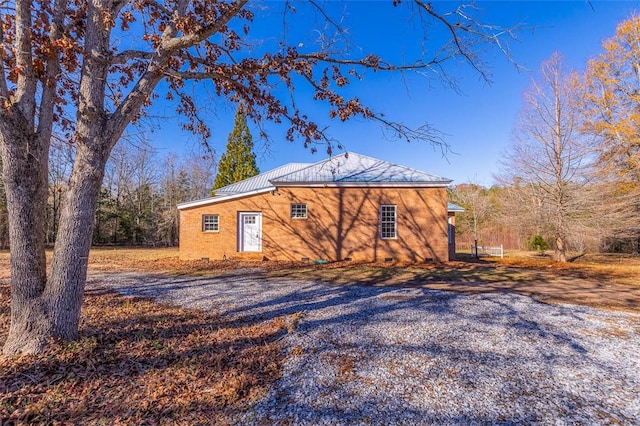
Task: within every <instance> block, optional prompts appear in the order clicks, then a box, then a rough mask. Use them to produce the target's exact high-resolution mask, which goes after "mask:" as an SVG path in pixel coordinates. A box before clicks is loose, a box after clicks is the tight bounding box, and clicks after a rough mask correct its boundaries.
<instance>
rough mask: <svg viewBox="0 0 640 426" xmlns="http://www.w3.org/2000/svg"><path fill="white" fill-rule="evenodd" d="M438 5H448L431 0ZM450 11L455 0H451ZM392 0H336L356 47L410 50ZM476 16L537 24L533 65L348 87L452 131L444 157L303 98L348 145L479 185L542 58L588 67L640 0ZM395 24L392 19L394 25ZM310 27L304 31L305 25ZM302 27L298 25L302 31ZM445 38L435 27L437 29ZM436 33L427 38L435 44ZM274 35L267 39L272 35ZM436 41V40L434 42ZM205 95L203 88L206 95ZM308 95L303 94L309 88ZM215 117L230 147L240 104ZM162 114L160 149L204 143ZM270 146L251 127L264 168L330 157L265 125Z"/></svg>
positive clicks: (527, 55)
mask: <svg viewBox="0 0 640 426" xmlns="http://www.w3.org/2000/svg"><path fill="white" fill-rule="evenodd" d="M433 3H434V4H435V5H436V8H439V7H441V5H439V3H440V2H433ZM445 3H446V4H445V5H444V7H446V8H451V6H455V5H456V3H457V2H445ZM390 4H391V1H390V0H389V1H346V2H331V3H329V5H330V7H331V8H332V9H333V10H332V12H334V13H337V14H338V15H343V16H344V18H345V20H344V22H343V25H344V27H345V28H348V29H349V31H350V33H351V34H352V35H353V41H354V47H355V50H354V52H356V53H357V52H358V50H360V51H361V52H368V51H370V50H371V49H375V51H376V52H377V53H378V54H380V55H392V56H395V57H399V55H404V56H406V57H408V58H409V57H411V55H412V52H414V49H415V47H412V45H413V43H412V42H413V41H415V40H416V34H417V33H416V32H415V31H414V30H415V29H416V22H415V19H414V20H411V17H410V16H408V15H406V16H398V17H397V18H395V16H396V15H394V13H395V10H394V8H393V7H392V6H391V5H390ZM266 5H267V6H268V7H269V8H270V10H265V11H264V12H263V14H262V15H261V16H258V15H256V23H257V26H256V27H255V29H253V30H252V32H251V36H252V37H255V38H256V39H257V40H259V39H261V37H263V34H265V35H268V34H270V26H272V25H274V23H275V25H281V22H282V18H281V16H280V15H279V11H280V10H281V8H282V5H283V3H282V2H277V1H274V2H267V3H266ZM476 5H477V6H478V7H479V8H480V10H479V11H478V12H477V15H478V16H479V17H480V19H481V20H482V21H484V22H487V23H492V24H496V25H502V26H510V25H516V24H521V25H522V26H524V27H528V28H531V27H534V28H535V30H524V31H521V32H519V33H518V35H517V37H518V41H517V42H511V53H512V56H513V59H514V60H515V61H517V63H518V64H520V65H521V66H522V67H525V68H526V70H520V71H518V70H517V69H516V68H515V67H514V66H513V65H512V64H510V63H509V62H508V61H507V60H505V59H504V57H501V56H500V55H499V54H498V53H497V52H493V51H488V52H485V54H484V55H483V58H484V59H485V61H487V62H488V65H489V71H490V73H491V75H492V76H491V79H492V83H491V84H487V83H485V82H483V81H481V79H480V78H479V77H478V75H477V74H474V72H473V71H472V70H471V69H470V68H469V67H468V66H466V65H463V64H459V63H451V64H449V66H448V67H447V68H446V71H447V73H448V74H449V75H450V76H452V77H456V78H457V79H458V84H459V88H460V91H461V92H462V93H457V92H456V91H454V90H452V89H450V88H447V87H446V86H443V85H442V84H441V83H439V82H438V81H437V80H436V81H430V82H429V81H427V80H426V79H425V78H423V77H421V76H415V75H413V76H407V77H406V78H404V79H403V78H400V77H399V76H389V75H381V74H380V73H378V74H373V73H371V72H369V73H367V74H366V76H365V80H364V81H363V82H360V83H358V84H357V85H354V86H353V87H351V88H349V91H350V93H356V94H358V96H359V97H360V99H361V100H362V101H364V102H365V103H366V104H367V105H369V106H370V107H371V108H372V109H374V110H375V111H380V112H384V113H385V114H386V115H387V116H388V117H389V118H390V119H394V120H398V121H402V122H404V123H406V124H409V125H412V126H417V125H420V124H423V123H425V122H426V123H429V124H430V125H432V126H433V127H435V128H437V129H438V130H440V131H441V132H443V133H444V139H445V140H446V142H447V143H448V144H449V145H450V147H451V150H452V151H453V152H451V153H449V154H447V156H446V157H444V156H443V155H442V153H441V151H440V150H439V149H438V148H434V147H433V146H432V145H429V144H426V143H406V142H403V141H397V140H395V141H390V140H388V139H386V138H385V136H384V133H383V131H382V130H381V128H380V127H379V126H378V125H377V124H375V123H372V122H362V121H357V120H356V121H352V122H347V123H341V122H339V121H331V120H328V119H327V118H326V110H325V109H323V108H321V107H320V106H318V105H316V104H314V103H313V102H308V101H306V100H305V99H304V96H301V97H300V98H297V99H296V101H297V102H299V103H300V104H301V105H304V106H305V111H306V112H308V113H309V115H310V116H311V117H314V118H316V117H317V119H318V121H319V122H320V124H321V125H328V126H329V127H328V131H329V134H330V135H331V136H332V137H333V138H335V139H337V140H339V141H340V142H341V143H343V144H344V145H345V148H346V149H347V150H349V151H355V152H358V153H360V154H364V155H369V156H372V157H376V158H381V159H385V160H388V161H391V162H394V163H398V164H403V165H406V166H409V167H413V168H416V169H419V170H423V171H426V172H429V173H433V174H436V175H439V176H444V177H447V178H450V179H453V180H454V184H455V183H463V182H474V183H480V184H483V185H486V186H490V185H491V184H492V183H493V177H492V176H493V174H495V173H496V172H498V171H499V159H500V157H501V154H502V153H503V152H504V151H505V149H506V148H507V146H508V144H509V143H510V138H511V132H512V128H513V124H514V121H515V117H516V114H517V113H518V111H519V110H520V108H521V106H522V93H523V91H524V90H525V89H526V88H527V87H528V85H529V84H530V82H531V79H532V77H533V76H534V74H535V72H536V71H537V70H538V68H539V66H540V64H541V62H542V61H544V60H546V59H548V58H549V57H550V56H551V54H552V53H553V52H554V51H556V50H557V51H559V52H560V53H561V54H562V55H563V56H564V58H565V64H566V65H567V68H572V69H574V70H576V71H581V70H583V69H584V66H585V65H586V62H587V60H588V59H589V58H591V57H594V56H596V55H597V54H598V53H599V52H600V51H601V42H602V41H603V40H605V39H607V38H610V37H612V36H613V35H614V34H615V29H616V25H617V24H618V23H619V22H620V21H622V20H624V19H626V18H627V17H629V16H630V15H631V14H632V13H634V12H636V11H640V1H591V5H589V3H587V2H586V1H583V0H579V1H531V2H529V1H480V2H477V3H476ZM302 13H304V12H298V16H297V17H295V19H297V20H299V21H298V22H305V24H304V25H302V26H301V27H296V28H294V27H293V26H292V27H291V30H290V32H289V37H291V38H295V37H299V38H300V40H301V43H305V42H306V39H308V37H313V36H314V34H313V22H315V20H316V19H315V18H314V17H312V16H307V15H303V16H300V15H301V14H302ZM390 23H391V24H390ZM301 28H302V29H301ZM296 31H297V32H296ZM432 37H433V38H435V39H436V40H434V42H435V43H437V37H438V35H437V34H434V35H432ZM432 40H433V39H429V40H428V41H427V42H431V41H432ZM266 42H268V40H267V41H266ZM434 45H435V44H434ZM200 93H202V92H200ZM301 95H304V92H302V93H301ZM209 106H210V111H209V112H208V115H207V117H208V118H207V120H208V123H209V125H210V126H211V127H212V130H213V137H212V139H211V144H212V146H213V147H214V148H215V149H216V150H217V151H218V152H219V153H221V152H223V150H224V145H225V144H226V140H227V135H228V133H229V132H230V131H231V128H232V127H233V113H234V111H235V106H234V105H229V104H228V103H226V102H223V101H214V100H212V101H211V102H210V103H209ZM154 113H155V114H158V115H162V116H164V117H166V118H164V119H163V120H161V121H160V120H159V121H157V124H158V125H159V126H160V127H161V130H160V131H155V132H153V133H151V134H150V135H149V136H148V139H149V141H150V142H151V143H152V145H153V146H155V147H157V148H158V149H159V153H160V155H165V154H168V153H169V152H172V153H178V154H184V153H188V152H193V151H194V150H195V151H197V150H198V146H197V142H195V140H194V138H193V137H192V136H190V135H189V134H188V133H186V132H182V131H180V130H179V127H178V125H177V120H176V117H175V113H173V112H172V110H171V107H170V106H168V105H167V106H165V105H158V106H156V107H155V108H154ZM267 129H268V130H269V133H270V136H271V139H272V143H271V144H269V146H268V147H267V146H265V145H263V144H262V142H260V141H259V140H258V139H257V137H256V136H257V133H258V132H257V130H256V129H255V128H252V133H253V134H254V140H255V143H256V151H257V152H258V165H259V167H260V169H261V170H262V171H266V170H269V169H271V168H274V167H277V166H279V165H282V164H284V163H287V162H293V161H296V162H316V161H320V160H322V159H324V158H326V154H324V152H323V150H322V149H319V152H318V153H316V154H311V152H310V151H309V150H308V149H305V148H304V147H303V146H302V143H293V144H292V143H289V142H286V141H285V140H284V128H283V127H277V126H267Z"/></svg>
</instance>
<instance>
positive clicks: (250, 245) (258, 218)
mask: <svg viewBox="0 0 640 426" xmlns="http://www.w3.org/2000/svg"><path fill="white" fill-rule="evenodd" d="M238 221H239V222H240V224H239V225H240V226H239V227H238V229H239V234H240V235H239V237H240V244H239V245H240V251H262V213H240V215H239V217H238Z"/></svg>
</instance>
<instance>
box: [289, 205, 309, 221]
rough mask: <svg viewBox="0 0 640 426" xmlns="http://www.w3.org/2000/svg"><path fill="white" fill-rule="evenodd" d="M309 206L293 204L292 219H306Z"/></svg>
mask: <svg viewBox="0 0 640 426" xmlns="http://www.w3.org/2000/svg"><path fill="white" fill-rule="evenodd" d="M306 218H307V205H306V204H301V203H292V204H291V219H306Z"/></svg>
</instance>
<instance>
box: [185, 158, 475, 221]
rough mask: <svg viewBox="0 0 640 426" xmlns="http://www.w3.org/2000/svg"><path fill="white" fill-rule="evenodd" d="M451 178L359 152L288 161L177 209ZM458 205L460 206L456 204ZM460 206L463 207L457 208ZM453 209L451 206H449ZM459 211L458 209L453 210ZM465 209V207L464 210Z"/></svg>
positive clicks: (436, 182) (433, 183) (446, 182)
mask: <svg viewBox="0 0 640 426" xmlns="http://www.w3.org/2000/svg"><path fill="white" fill-rule="evenodd" d="M450 183H451V180H449V179H446V178H442V177H439V176H434V175H432V174H429V173H425V172H421V171H419V170H415V169H411V168H409V167H405V166H400V165H398V164H393V163H389V162H387V161H383V160H378V159H375V158H371V157H367V156H365V155H361V154H356V153H354V152H345V153H344V154H340V155H337V156H335V157H330V158H328V159H326V160H322V161H319V162H317V163H289V164H285V165H284V166H280V167H277V168H275V169H273V170H269V171H267V172H264V173H261V174H259V175H257V176H254V177H251V178H249V179H245V180H243V181H240V182H237V183H233V184H231V185H227V186H224V187H222V188H219V189H216V190H215V193H216V196H215V197H212V198H204V199H202V200H196V201H190V202H186V203H181V204H178V209H180V210H181V209H185V208H190V207H196V206H202V205H207V204H213V203H217V202H219V201H223V200H230V199H234V198H238V197H243V196H248V195H253V194H259V193H263V192H267V191H270V190H273V189H275V188H276V186H278V185H292V186H314V185H341V184H344V185H355V186H359V185H366V186H438V187H442V186H447V185H449V184H450ZM455 207H458V206H455ZM458 208H460V207H458ZM449 210H451V207H449ZM451 211H458V210H451ZM462 211H464V209H463V210H462Z"/></svg>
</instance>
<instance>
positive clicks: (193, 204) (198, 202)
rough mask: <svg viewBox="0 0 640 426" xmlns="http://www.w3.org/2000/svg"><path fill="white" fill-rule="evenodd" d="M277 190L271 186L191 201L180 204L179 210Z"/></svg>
mask: <svg viewBox="0 0 640 426" xmlns="http://www.w3.org/2000/svg"><path fill="white" fill-rule="evenodd" d="M275 189H276V187H275V186H269V187H266V188H260V189H256V190H254V191H247V192H239V193H234V194H229V195H218V196H216V197H212V198H203V199H202V200H196V201H189V202H187V203H180V204H178V206H177V207H178V210H185V209H190V208H193V207H202V206H206V205H209V204H216V203H220V202H222V201H229V200H235V199H237V198H243V197H250V196H252V195H258V194H264V193H266V192H271V191H274V190H275Z"/></svg>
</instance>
